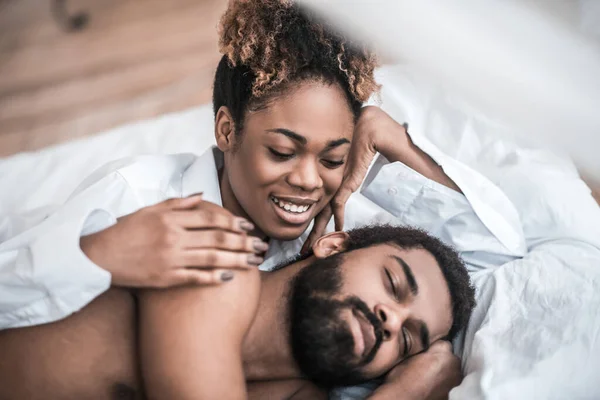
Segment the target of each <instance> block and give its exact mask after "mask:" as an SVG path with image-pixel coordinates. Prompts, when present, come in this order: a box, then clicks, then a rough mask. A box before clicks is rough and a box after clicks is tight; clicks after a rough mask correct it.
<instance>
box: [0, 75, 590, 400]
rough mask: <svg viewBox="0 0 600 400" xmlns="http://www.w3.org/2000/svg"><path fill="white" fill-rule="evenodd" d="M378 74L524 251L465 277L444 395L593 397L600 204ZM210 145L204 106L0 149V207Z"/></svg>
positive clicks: (424, 94)
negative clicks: (459, 366) (463, 326)
mask: <svg viewBox="0 0 600 400" xmlns="http://www.w3.org/2000/svg"><path fill="white" fill-rule="evenodd" d="M379 77H380V82H381V83H383V85H384V91H383V95H382V100H383V103H382V106H383V107H384V108H385V109H386V110H387V111H388V112H389V113H390V114H391V115H392V116H394V117H395V118H396V119H398V120H400V121H408V122H409V123H410V129H409V131H410V132H411V134H412V135H418V134H425V135H426V136H428V138H429V139H430V140H432V141H433V142H434V143H435V144H437V145H438V147H440V148H441V149H442V150H444V151H445V152H446V153H448V154H450V155H452V156H454V157H456V158H457V159H459V160H460V161H462V162H464V163H466V164H467V165H469V166H471V167H473V168H475V169H477V170H478V171H480V172H482V173H483V174H484V175H486V176H488V177H489V178H490V179H491V180H492V181H494V183H496V184H497V185H498V186H499V187H500V188H501V189H503V190H504V191H505V192H506V194H507V196H508V197H509V198H510V199H511V200H512V201H513V202H514V203H515V205H516V207H517V209H518V210H519V214H520V218H521V222H522V224H523V230H524V232H525V235H526V238H527V242H528V246H529V249H530V254H529V255H528V256H527V257H526V258H525V259H523V260H518V261H514V262H511V263H508V264H505V265H504V266H501V267H498V268H493V269H489V270H485V271H481V272H478V273H476V274H474V275H473V279H474V280H475V282H476V284H477V288H478V291H477V297H478V306H477V308H476V311H475V313H474V316H473V318H472V320H471V322H470V325H469V328H468V330H467V332H466V335H465V342H464V344H465V345H464V352H463V368H464V372H465V373H466V377H465V380H464V381H463V383H462V384H461V385H460V386H459V387H458V388H456V389H454V390H453V391H452V393H451V399H478V398H487V399H503V400H504V399H600V313H599V312H598V310H600V208H599V207H598V206H597V205H596V203H595V202H594V200H593V199H592V197H591V195H590V191H589V189H588V188H587V187H586V186H585V184H584V183H583V182H582V181H581V180H580V179H579V178H578V175H577V172H576V170H575V168H574V167H573V165H572V164H571V163H570V162H569V161H568V160H566V159H565V158H562V157H559V156H557V155H554V154H552V153H550V152H547V151H541V150H537V149H533V148H528V147H526V146H525V145H523V144H520V145H519V146H517V145H516V144H514V142H512V141H511V140H509V139H507V137H510V130H509V129H506V128H503V127H502V126H501V125H499V124H495V123H492V122H491V121H488V120H486V119H485V117H484V116H482V115H480V114H479V113H477V112H476V111H475V110H474V109H471V108H469V107H468V106H467V105H465V104H462V103H461V102H460V101H459V100H458V99H456V98H454V97H452V96H450V95H448V94H447V93H445V92H444V90H443V89H442V88H441V87H439V86H436V85H433V84H430V83H427V81H426V80H424V79H423V77H421V76H419V74H416V73H414V72H411V71H409V70H407V69H405V68H403V67H386V68H383V69H382V70H380V71H379ZM213 143H214V139H213V135H212V111H211V109H210V106H208V105H207V106H202V107H199V108H195V109H191V110H189V111H184V112H181V113H177V114H171V115H167V116H164V117H160V118H157V119H153V120H149V121H144V122H140V123H136V124H132V125H127V126H123V127H120V128H117V129H114V130H111V131H109V132H106V133H103V134H100V135H97V136H94V137H91V138H88V139H84V140H80V141H75V142H71V143H67V144H64V145H60V146H56V147H52V148H48V149H45V150H42V151H39V152H35V153H24V154H19V155H16V156H14V157H10V158H7V159H3V160H0V212H1V213H24V212H26V211H28V210H32V209H34V208H37V207H44V206H47V205H51V204H56V203H60V202H62V201H64V200H65V199H66V197H67V196H68V195H69V194H70V193H71V191H72V190H73V189H74V188H75V187H76V186H77V184H78V183H79V182H80V181H81V180H82V179H83V178H84V177H85V176H87V175H88V174H89V173H90V172H92V171H93V170H94V169H96V168H98V167H99V166H101V165H102V164H104V163H106V162H107V161H110V160H113V159H117V158H121V157H125V156H129V155H135V154H147V153H176V152H195V153H202V152H203V151H204V149H206V148H207V147H208V146H210V145H211V144H213ZM0 220H1V218H0ZM1 230H2V229H1V227H0V231H1ZM0 240H1V237H0Z"/></svg>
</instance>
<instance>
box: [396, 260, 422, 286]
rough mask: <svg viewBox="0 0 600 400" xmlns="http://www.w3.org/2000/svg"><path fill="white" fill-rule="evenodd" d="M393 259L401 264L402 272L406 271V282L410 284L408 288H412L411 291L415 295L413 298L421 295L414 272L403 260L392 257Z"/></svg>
mask: <svg viewBox="0 0 600 400" xmlns="http://www.w3.org/2000/svg"><path fill="white" fill-rule="evenodd" d="M392 258H393V259H394V260H396V261H397V262H398V264H400V267H402V271H404V275H405V276H406V282H407V283H408V287H409V288H410V291H411V293H412V294H413V296H416V295H417V294H418V293H419V285H417V280H416V279H415V276H414V275H413V273H412V270H411V269H410V267H409V266H408V264H407V263H406V262H405V261H404V260H403V259H402V258H400V257H398V256H392Z"/></svg>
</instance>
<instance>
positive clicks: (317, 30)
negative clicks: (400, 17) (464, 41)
mask: <svg viewBox="0 0 600 400" xmlns="http://www.w3.org/2000/svg"><path fill="white" fill-rule="evenodd" d="M220 30H221V37H220V46H221V51H222V52H223V53H224V56H223V58H222V60H221V62H220V63H219V66H218V68H217V72H216V76H215V85H214V97H213V103H214V111H215V137H216V142H217V146H218V149H211V150H209V151H208V152H207V153H205V154H204V155H203V156H201V157H194V156H191V155H174V156H149V157H148V156H146V157H138V158H134V159H128V160H121V161H117V162H115V163H111V164H109V165H108V166H106V167H104V168H103V169H101V170H100V171H97V172H96V173H95V174H94V175H93V176H91V177H90V178H88V179H87V180H86V181H84V183H83V184H82V185H81V186H80V188H79V189H78V190H77V191H76V193H75V194H74V195H73V196H72V197H71V198H70V199H69V200H68V201H67V203H65V204H64V205H63V206H62V208H61V209H59V210H58V211H57V212H56V213H54V214H53V215H51V216H49V217H48V218H46V219H45V220H43V221H38V222H37V223H35V224H32V225H30V226H26V227H23V228H21V229H20V231H21V232H15V235H14V237H13V238H12V239H11V240H9V241H7V242H5V243H3V244H2V245H0V272H10V273H5V274H0V289H1V290H2V291H3V293H6V294H7V295H6V296H4V298H3V300H2V303H0V329H2V328H6V327H18V326H27V325H35V324H40V323H45V322H52V321H55V320H58V319H61V318H64V317H66V316H68V315H69V314H70V313H72V312H74V311H76V310H78V309H80V308H82V307H83V306H84V305H85V304H87V303H88V302H90V301H91V300H93V299H94V298H95V297H96V296H98V295H100V294H101V293H103V292H104V291H105V290H107V289H108V287H110V286H111V285H114V286H126V287H170V286H177V285H181V284H189V283H193V284H215V283H221V282H226V281H228V280H231V279H233V278H234V276H235V269H239V268H248V267H251V266H257V265H260V264H261V263H262V262H263V258H264V256H265V254H266V255H267V256H271V255H275V253H282V252H281V251H280V250H282V249H283V250H285V249H284V247H285V246H283V247H282V246H278V244H279V243H282V242H284V241H288V242H289V241H291V240H294V239H298V238H299V237H300V236H301V235H302V234H303V232H304V231H305V230H306V229H307V227H308V226H309V224H310V222H311V221H312V220H313V219H314V218H315V217H316V216H317V215H319V214H320V213H321V214H320V216H319V218H318V220H317V222H316V223H315V229H314V230H313V235H312V236H311V240H312V239H314V238H315V237H317V236H319V234H321V233H322V231H323V230H324V227H325V224H326V223H327V221H328V220H329V218H330V216H331V212H332V211H331V208H330V207H329V204H332V205H333V211H334V212H335V216H336V228H337V229H341V228H342V227H343V208H344V207H343V206H344V204H345V201H346V200H347V198H348V196H349V195H350V193H352V192H353V191H354V190H356V189H357V188H358V186H359V184H360V182H361V181H362V179H363V177H364V175H365V173H366V170H367V168H368V165H369V163H370V161H371V159H372V158H373V156H374V154H375V152H376V151H379V152H381V153H382V154H383V155H385V156H386V157H387V158H388V159H390V160H400V159H402V160H403V162H405V163H406V164H407V165H408V166H410V167H412V168H413V169H416V170H418V171H420V172H421V173H423V174H424V175H426V176H427V177H429V178H431V179H434V180H437V181H439V182H442V183H444V184H446V185H448V186H452V185H453V184H452V182H451V181H450V180H449V179H448V178H447V177H446V176H445V175H444V174H443V172H442V171H441V169H439V167H437V165H435V163H432V162H431V160H429V159H428V158H427V156H425V155H424V154H423V153H420V152H419V151H418V149H416V148H415V147H414V146H412V143H411V142H410V139H409V137H408V135H407V134H406V131H405V130H404V128H403V127H402V126H401V125H399V124H398V123H396V122H395V121H393V120H392V119H391V118H389V116H387V115H386V114H385V113H383V112H382V111H381V110H379V109H378V108H374V107H368V108H365V109H361V107H362V105H363V103H364V102H365V101H366V100H367V99H368V98H369V97H370V96H371V95H372V94H373V93H374V92H375V91H376V90H377V89H378V86H377V84H376V82H375V80H374V77H373V71H374V68H375V66H376V63H375V58H374V56H373V55H372V54H371V53H370V52H369V51H368V50H367V49H365V48H364V47H361V46H359V45H357V44H355V43H352V42H349V41H347V40H346V39H345V38H344V37H342V36H340V35H338V34H337V33H334V32H331V31H329V30H328V29H326V28H325V27H324V26H323V25H321V24H320V23H318V22H316V20H315V19H314V18H313V17H311V16H310V15H308V14H307V13H305V12H304V11H302V10H300V9H299V8H298V7H297V6H296V5H294V4H293V3H291V2H289V1H285V0H260V1H257V0H253V1H234V2H232V3H231V4H230V7H229V9H228V10H227V11H226V13H225V14H224V16H223V18H222V21H221V28H220ZM351 145H352V146H351ZM198 192H204V195H203V196H198V195H193V194H194V193H198ZM336 193H337V196H336V198H335V199H334V195H336ZM332 199H333V200H332ZM204 200H208V201H211V202H213V203H216V204H218V205H222V207H223V208H222V209H220V212H219V213H215V212H207V211H206V209H205V208H206V207H204V205H203V204H204V203H203V201H204ZM15 230H16V229H15ZM267 242H269V245H270V246H271V247H272V248H273V249H271V250H274V251H270V252H268V253H265V252H266V250H267V248H268V247H269V245H267ZM78 243H79V244H80V246H77V244H78ZM292 244H293V245H292V246H289V247H288V248H287V250H289V254H288V255H292V254H296V253H297V252H298V250H299V247H300V246H299V245H298V242H297V241H296V242H293V243H292ZM307 248H308V246H307ZM278 256H280V257H281V254H278Z"/></svg>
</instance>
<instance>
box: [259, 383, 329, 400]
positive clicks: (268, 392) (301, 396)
mask: <svg viewBox="0 0 600 400" xmlns="http://www.w3.org/2000/svg"><path fill="white" fill-rule="evenodd" d="M327 397H328V395H327V391H326V390H324V389H321V388H319V387H318V386H316V385H315V384H314V383H312V382H310V381H307V380H304V379H286V380H278V381H265V382H248V398H249V399H250V400H254V399H256V400H259V399H273V400H320V399H327Z"/></svg>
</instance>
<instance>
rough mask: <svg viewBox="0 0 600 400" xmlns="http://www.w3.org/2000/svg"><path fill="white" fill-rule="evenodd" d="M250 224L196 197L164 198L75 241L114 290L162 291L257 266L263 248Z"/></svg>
mask: <svg viewBox="0 0 600 400" xmlns="http://www.w3.org/2000/svg"><path fill="white" fill-rule="evenodd" d="M252 229H254V227H253V225H252V224H251V223H250V222H248V221H246V220H245V219H243V218H238V217H236V216H234V215H233V214H231V213H230V212H229V211H227V210H225V209H224V208H223V207H219V206H217V205H215V204H212V203H209V202H205V201H202V196H201V195H197V196H192V197H187V198H183V199H170V200H166V201H163V202H161V203H158V204H156V205H154V206H150V207H145V208H142V209H140V210H138V211H136V212H134V213H132V214H130V215H127V216H125V217H122V218H119V220H118V222H117V223H116V224H115V225H113V226H111V227H110V228H107V229H105V230H103V231H100V232H98V233H95V234H92V235H89V236H84V237H82V238H81V240H80V245H81V249H82V251H83V252H84V253H85V254H86V256H87V257H88V258H89V259H90V260H92V262H94V263H95V264H96V265H98V266H100V267H101V268H104V269H105V270H107V271H109V272H110V273H111V274H112V283H113V285H117V286H129V287H148V288H165V287H171V286H179V285H184V284H197V285H205V284H217V283H221V282H225V281H228V280H230V279H232V278H233V271H232V270H233V269H240V268H251V267H256V266H258V265H260V264H261V263H262V261H263V259H262V258H261V257H260V256H259V255H258V254H263V253H264V252H265V251H266V250H267V248H268V245H267V244H266V243H264V242H263V241H261V240H260V239H258V238H254V237H250V236H248V235H247V232H249V231H251V230H252Z"/></svg>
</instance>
